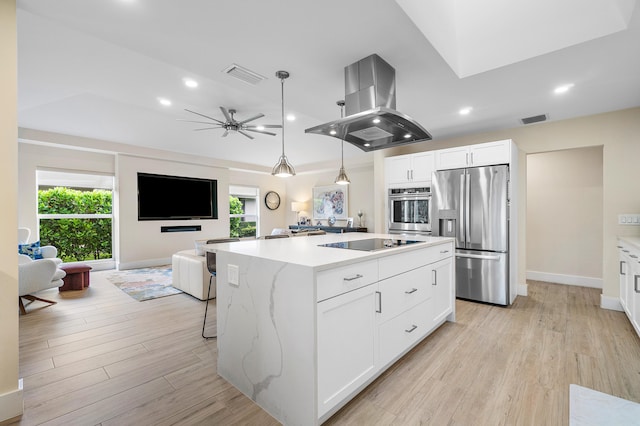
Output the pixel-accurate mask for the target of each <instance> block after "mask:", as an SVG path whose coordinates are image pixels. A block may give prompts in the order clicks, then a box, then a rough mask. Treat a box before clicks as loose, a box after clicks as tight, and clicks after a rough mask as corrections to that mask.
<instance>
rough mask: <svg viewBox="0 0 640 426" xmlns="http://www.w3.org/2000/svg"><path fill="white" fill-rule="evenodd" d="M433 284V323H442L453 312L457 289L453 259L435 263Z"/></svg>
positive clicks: (432, 275)
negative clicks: (454, 282) (454, 280)
mask: <svg viewBox="0 0 640 426" xmlns="http://www.w3.org/2000/svg"><path fill="white" fill-rule="evenodd" d="M430 269H431V285H432V287H433V305H432V312H433V315H432V324H433V325H438V324H440V323H442V322H443V321H444V320H445V319H446V318H447V316H448V315H449V314H450V313H451V312H453V304H454V301H455V289H454V286H453V260H452V259H451V258H447V259H444V260H441V261H439V262H437V263H434V264H433V265H430Z"/></svg>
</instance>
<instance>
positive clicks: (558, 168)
mask: <svg viewBox="0 0 640 426" xmlns="http://www.w3.org/2000/svg"><path fill="white" fill-rule="evenodd" d="M527 164H528V168H527V236H528V238H527V253H528V256H527V278H529V279H536V280H542V281H548V282H557V283H562V284H576V285H583V286H584V285H588V286H591V287H600V288H601V287H602V219H603V215H602V211H603V205H602V196H603V192H602V191H603V188H602V146H596V147H589V148H575V149H568V150H562V151H552V152H544V153H539V154H529V155H528V156H527ZM558 253H562V256H557V254H558Z"/></svg>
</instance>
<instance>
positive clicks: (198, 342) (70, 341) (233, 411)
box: [5, 271, 640, 426]
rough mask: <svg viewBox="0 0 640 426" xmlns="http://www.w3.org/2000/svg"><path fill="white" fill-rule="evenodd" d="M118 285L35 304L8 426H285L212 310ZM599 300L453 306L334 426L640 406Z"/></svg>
mask: <svg viewBox="0 0 640 426" xmlns="http://www.w3.org/2000/svg"><path fill="white" fill-rule="evenodd" d="M110 272H111V271H98V272H91V286H90V287H89V288H88V289H87V290H85V291H83V292H66V293H58V292H57V290H48V291H45V292H42V293H41V296H42V297H43V298H51V299H54V300H57V301H58V304H57V305H53V306H48V307H43V306H45V305H44V304H39V302H35V303H33V304H32V305H30V306H28V307H27V310H28V311H29V313H28V314H27V315H25V316H21V317H20V377H22V378H23V379H24V404H25V409H24V415H23V416H22V418H20V419H15V420H14V421H12V422H5V424H12V425H14V424H21V425H36V424H45V425H82V426H85V425H102V426H113V425H232V424H245V425H271V424H278V422H276V421H275V420H274V419H273V418H272V417H270V416H269V415H268V414H267V413H266V412H264V411H263V410H261V409H260V408H259V407H258V406H256V405H255V404H254V403H253V402H252V401H251V400H249V399H248V398H246V397H245V396H244V395H242V394H241V393H240V392H238V391H237V390H236V389H235V388H234V387H233V386H231V385H229V384H228V383H227V382H226V381H224V380H223V379H221V378H220V377H219V376H218V375H217V374H216V358H217V348H216V341H215V340H209V341H205V340H203V339H202V337H201V335H200V334H201V328H202V318H203V315H204V302H201V301H199V300H197V299H195V298H193V297H191V296H188V295H186V294H179V295H175V296H170V297H164V298H160V299H155V300H150V301H145V302H137V301H135V300H134V299H132V298H130V297H129V296H127V295H126V294H125V293H123V292H121V291H120V290H119V289H117V288H116V287H115V286H114V285H112V284H110V283H109V282H108V281H107V280H106V276H107V275H108V274H109V273H110ZM599 298H600V291H599V290H597V289H591V288H583V287H571V286H562V285H554V284H548V283H542V282H530V285H529V296H528V297H518V298H517V300H516V303H515V304H514V305H513V306H511V307H509V308H503V307H497V306H490V305H485V304H479V303H473V302H466V301H461V300H457V301H456V308H457V322H456V323H445V325H444V326H442V327H441V328H440V329H438V330H437V331H436V332H435V333H434V334H433V335H431V336H430V337H429V338H427V339H426V340H425V341H423V342H422V343H421V344H419V345H418V346H417V347H416V348H414V349H413V350H412V351H411V352H410V353H409V354H407V356H405V357H404V358H403V359H402V360H400V361H399V362H398V363H396V364H395V365H394V366H393V367H392V368H391V369H390V370H389V371H387V372H385V373H384V374H383V375H382V376H381V377H379V378H378V379H377V380H376V381H375V382H374V383H372V384H371V385H370V386H369V387H367V388H366V389H365V390H364V391H363V392H362V393H361V394H360V395H358V396H357V397H356V398H355V399H354V400H353V401H351V402H350V403H349V404H348V405H347V406H345V407H344V408H343V409H342V410H341V411H339V412H338V413H336V415H334V416H333V417H332V418H331V419H329V420H328V421H327V422H326V424H327V425H344V424H347V425H351V424H353V425H421V424H424V425H447V424H452V425H453V424H456V425H457V424H460V425H568V423H569V384H571V383H575V384H578V385H581V386H584V387H588V388H592V389H595V390H597V391H600V392H605V393H608V394H611V395H614V396H617V397H621V398H624V399H628V400H631V401H635V402H640V339H639V338H638V337H637V336H636V334H635V333H634V331H633V329H632V327H631V325H630V323H629V321H628V320H627V318H626V316H625V315H624V313H622V312H615V311H608V310H603V309H600V308H599V307H598V305H599ZM211 308H213V309H214V310H211ZM16 309H17V306H16ZM209 312H210V313H214V312H215V304H214V303H212V304H211V305H210V311H209ZM210 318H212V319H213V318H215V316H210ZM211 325H213V321H212V322H211ZM212 331H213V330H209V329H208V330H207V333H209V332H212Z"/></svg>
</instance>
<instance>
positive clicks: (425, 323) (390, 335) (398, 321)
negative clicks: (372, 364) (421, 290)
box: [379, 299, 432, 366]
mask: <svg viewBox="0 0 640 426" xmlns="http://www.w3.org/2000/svg"><path fill="white" fill-rule="evenodd" d="M431 305H432V299H427V300H425V301H424V302H422V303H420V304H419V305H417V306H415V307H413V308H411V309H410V310H408V311H407V312H405V313H403V314H401V315H398V316H397V317H395V318H393V319H391V320H389V321H387V322H385V323H383V324H382V325H381V326H380V338H379V342H380V353H379V360H380V365H381V366H385V365H387V364H388V363H389V362H391V361H393V360H394V359H395V358H396V357H397V356H399V355H400V354H402V353H404V352H405V351H406V350H407V349H408V348H410V347H411V346H412V345H413V344H414V343H416V342H417V341H418V340H420V339H421V338H422V337H424V336H425V335H426V334H427V333H429V331H430V330H431V325H432V323H431V317H432V315H431V314H432V312H431V310H432V306H431Z"/></svg>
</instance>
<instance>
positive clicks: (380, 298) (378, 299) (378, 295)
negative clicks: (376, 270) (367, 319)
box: [376, 291, 382, 314]
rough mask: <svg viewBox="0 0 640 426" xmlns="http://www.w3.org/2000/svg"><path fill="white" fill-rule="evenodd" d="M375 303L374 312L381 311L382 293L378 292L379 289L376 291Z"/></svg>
mask: <svg viewBox="0 0 640 426" xmlns="http://www.w3.org/2000/svg"><path fill="white" fill-rule="evenodd" d="M376 304H377V305H378V306H377V307H376V312H377V313H379V314H381V313H382V293H380V292H379V291H376Z"/></svg>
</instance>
